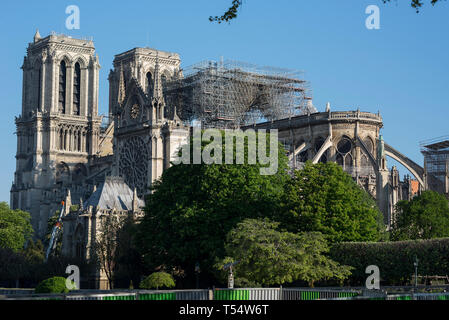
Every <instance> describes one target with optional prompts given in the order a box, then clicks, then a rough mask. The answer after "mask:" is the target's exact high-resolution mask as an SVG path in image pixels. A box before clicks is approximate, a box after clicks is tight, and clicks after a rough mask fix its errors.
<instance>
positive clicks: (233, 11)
mask: <svg viewBox="0 0 449 320" xmlns="http://www.w3.org/2000/svg"><path fill="white" fill-rule="evenodd" d="M410 1H411V2H410V6H411V7H412V8H415V9H416V12H417V13H418V12H419V9H420V8H421V7H422V6H423V5H424V3H425V1H424V0H410ZM382 2H383V3H389V2H391V0H382ZM427 2H428V3H430V4H431V5H432V6H434V5H435V4H436V3H437V2H441V0H428V1H427ZM242 4H243V0H232V3H231V6H230V7H229V8H228V9H227V10H226V11H225V13H223V15H221V16H214V17H213V16H210V17H209V21H211V22H218V23H222V22H230V21H231V20H233V19H236V18H237V15H238V13H239V10H240V8H241V6H242Z"/></svg>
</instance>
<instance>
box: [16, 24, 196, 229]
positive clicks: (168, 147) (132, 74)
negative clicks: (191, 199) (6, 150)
mask: <svg viewBox="0 0 449 320" xmlns="http://www.w3.org/2000/svg"><path fill="white" fill-rule="evenodd" d="M179 66H180V59H179V56H178V55H177V54H172V53H168V52H163V51H157V50H153V49H141V48H136V49H133V50H130V51H128V52H125V53H123V54H119V55H117V56H116V58H115V60H114V70H111V72H110V76H109V82H110V105H109V115H110V117H109V120H110V121H109V122H108V123H107V124H108V125H107V126H105V127H102V125H101V124H102V117H101V116H99V115H98V87H99V83H98V74H99V69H100V64H99V59H98V56H97V55H96V54H95V47H94V44H93V42H92V41H87V40H80V39H73V38H70V37H67V36H63V35H54V34H52V35H49V36H47V37H45V38H41V36H40V35H39V33H38V32H37V33H36V35H35V37H34V41H33V42H32V43H30V44H29V45H28V49H27V55H26V57H25V58H24V63H23V66H22V69H23V101H22V112H21V115H20V116H19V117H16V126H17V154H16V162H17V163H16V172H15V175H14V182H13V185H12V188H11V201H10V202H11V207H12V208H14V209H22V210H25V211H28V212H30V213H31V218H32V225H33V228H34V230H35V236H36V237H43V236H44V234H45V232H46V228H47V221H48V218H49V217H50V216H51V215H53V214H54V212H55V211H56V210H57V209H59V205H60V203H61V201H62V200H64V198H65V197H66V194H67V190H70V191H71V197H72V201H73V203H74V204H79V203H80V202H81V201H86V200H87V199H88V198H89V197H90V196H91V194H92V193H93V190H94V188H95V185H98V184H99V183H101V182H102V181H104V180H105V177H106V176H109V175H114V176H121V177H123V178H124V180H125V182H126V183H127V184H128V186H129V187H130V188H131V189H134V188H136V189H137V192H138V194H139V196H140V197H142V196H143V195H144V193H146V192H147V188H148V187H149V186H150V185H151V183H152V182H153V181H154V180H155V179H157V178H159V177H160V175H161V173H162V171H163V170H164V169H165V168H167V167H168V166H169V165H170V160H171V158H172V156H173V154H174V153H175V152H176V150H177V149H178V147H179V146H180V144H182V143H185V141H186V139H187V136H188V134H189V130H188V128H187V127H185V126H184V125H183V124H182V122H181V121H180V120H179V118H178V117H177V115H176V111H175V109H174V107H172V106H166V104H165V101H164V98H163V95H162V85H163V83H164V82H165V81H167V80H168V79H169V78H170V77H177V76H179V74H180V71H179V70H180V69H179Z"/></svg>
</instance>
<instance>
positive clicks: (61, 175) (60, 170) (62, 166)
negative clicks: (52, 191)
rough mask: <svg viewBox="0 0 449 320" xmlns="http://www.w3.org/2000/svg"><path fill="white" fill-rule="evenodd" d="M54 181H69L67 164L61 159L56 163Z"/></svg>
mask: <svg viewBox="0 0 449 320" xmlns="http://www.w3.org/2000/svg"><path fill="white" fill-rule="evenodd" d="M55 180H56V182H57V183H58V182H69V180H70V168H69V166H68V165H67V164H66V163H65V162H63V161H61V162H60V163H58V164H57V165H56V177H55Z"/></svg>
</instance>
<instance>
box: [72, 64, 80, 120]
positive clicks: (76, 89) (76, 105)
mask: <svg viewBox="0 0 449 320" xmlns="http://www.w3.org/2000/svg"><path fill="white" fill-rule="evenodd" d="M80 89H81V68H80V64H79V63H78V62H77V63H76V64H75V73H74V75H73V114H74V115H77V116H79V115H80V105H81V103H80V101H81V94H80V93H81V90H80Z"/></svg>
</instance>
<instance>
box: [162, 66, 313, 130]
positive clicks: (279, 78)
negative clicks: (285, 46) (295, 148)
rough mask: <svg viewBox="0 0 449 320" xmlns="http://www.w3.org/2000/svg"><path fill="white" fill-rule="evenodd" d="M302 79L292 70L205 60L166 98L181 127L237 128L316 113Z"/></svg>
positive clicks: (187, 71) (174, 85) (177, 81)
mask: <svg viewBox="0 0 449 320" xmlns="http://www.w3.org/2000/svg"><path fill="white" fill-rule="evenodd" d="M301 76H302V72H300V71H295V70H289V69H281V68H274V67H260V66H256V65H252V64H249V63H244V62H238V61H232V60H226V61H223V60H221V61H220V62H216V61H209V60H206V61H202V62H200V63H198V64H195V65H192V66H190V67H188V68H185V69H184V70H182V77H181V78H179V79H174V80H171V81H169V82H168V83H167V84H166V85H165V90H164V96H165V98H166V102H167V103H168V104H169V105H171V106H174V107H176V110H177V113H178V115H179V116H180V118H181V119H182V120H184V121H189V122H192V121H195V120H197V121H200V122H201V124H202V126H203V127H216V128H236V127H240V126H243V125H248V124H253V123H257V122H261V121H269V120H278V119H283V118H288V117H291V116H295V115H301V114H307V113H314V112H317V111H316V109H315V108H314V107H313V105H312V103H311V100H310V97H309V95H308V91H309V89H308V83H307V82H306V81H305V80H303V79H302V78H301Z"/></svg>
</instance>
